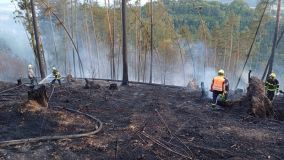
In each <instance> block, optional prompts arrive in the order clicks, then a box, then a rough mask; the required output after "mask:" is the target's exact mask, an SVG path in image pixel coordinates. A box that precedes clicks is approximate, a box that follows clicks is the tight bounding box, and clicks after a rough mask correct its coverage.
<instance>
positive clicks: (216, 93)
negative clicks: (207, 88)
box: [212, 90, 223, 104]
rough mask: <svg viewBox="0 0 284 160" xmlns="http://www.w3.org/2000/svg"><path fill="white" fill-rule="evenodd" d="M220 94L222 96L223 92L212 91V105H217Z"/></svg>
mask: <svg viewBox="0 0 284 160" xmlns="http://www.w3.org/2000/svg"><path fill="white" fill-rule="evenodd" d="M220 94H223V91H215V90H214V91H213V101H212V104H217V98H218V96H219V95H220Z"/></svg>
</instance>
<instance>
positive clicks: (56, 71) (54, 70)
mask: <svg viewBox="0 0 284 160" xmlns="http://www.w3.org/2000/svg"><path fill="white" fill-rule="evenodd" d="M52 74H53V76H54V79H53V80H52V82H51V84H54V83H55V81H56V80H57V81H58V83H59V85H60V86H61V81H60V79H61V75H60V73H59V71H58V70H57V69H56V68H55V67H52Z"/></svg>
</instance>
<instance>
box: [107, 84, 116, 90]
mask: <svg viewBox="0 0 284 160" xmlns="http://www.w3.org/2000/svg"><path fill="white" fill-rule="evenodd" d="M108 89H109V90H118V87H117V84H116V83H112V84H110V85H109V87H108Z"/></svg>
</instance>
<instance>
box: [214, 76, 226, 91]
mask: <svg viewBox="0 0 284 160" xmlns="http://www.w3.org/2000/svg"><path fill="white" fill-rule="evenodd" d="M224 85H225V78H224V77H223V76H216V77H214V78H213V81H212V85H211V86H212V90H214V91H224V89H225V87H224Z"/></svg>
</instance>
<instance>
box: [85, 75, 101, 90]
mask: <svg viewBox="0 0 284 160" xmlns="http://www.w3.org/2000/svg"><path fill="white" fill-rule="evenodd" d="M85 82H86V84H85V87H84V88H85V89H99V88H101V86H100V85H99V84H96V83H95V81H91V80H88V79H87V78H85Z"/></svg>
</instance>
